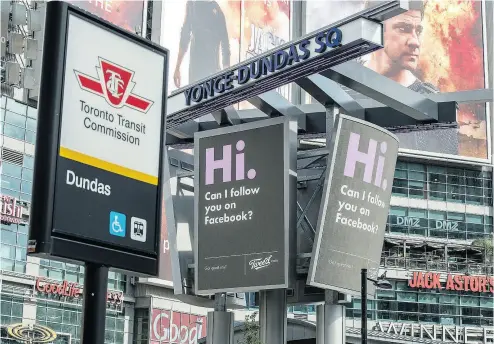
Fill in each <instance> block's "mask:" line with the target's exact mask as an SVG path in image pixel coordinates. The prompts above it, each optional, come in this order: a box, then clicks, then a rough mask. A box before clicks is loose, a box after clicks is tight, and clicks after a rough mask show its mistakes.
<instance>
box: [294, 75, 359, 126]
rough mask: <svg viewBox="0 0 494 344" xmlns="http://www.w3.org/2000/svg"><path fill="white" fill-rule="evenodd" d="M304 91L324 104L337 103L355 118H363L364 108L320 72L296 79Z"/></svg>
mask: <svg viewBox="0 0 494 344" xmlns="http://www.w3.org/2000/svg"><path fill="white" fill-rule="evenodd" d="M296 84H297V85H299V86H300V87H301V88H302V89H303V90H304V91H305V92H307V93H309V94H310V95H311V96H312V97H313V98H314V99H316V100H317V101H318V102H319V103H321V104H322V105H324V106H331V105H334V104H337V105H338V106H340V107H341V108H342V110H343V111H344V112H345V113H347V114H348V115H351V116H353V117H356V118H360V119H365V109H364V108H363V107H362V106H360V104H359V103H357V101H356V100H355V99H353V98H352V96H350V95H349V94H348V92H346V91H345V90H344V89H342V88H341V86H340V85H339V84H338V83H337V82H334V81H333V80H331V79H328V78H326V77H324V76H322V75H320V74H314V75H310V76H308V77H306V78H301V79H299V80H297V81H296Z"/></svg>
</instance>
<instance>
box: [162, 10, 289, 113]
mask: <svg viewBox="0 0 494 344" xmlns="http://www.w3.org/2000/svg"><path fill="white" fill-rule="evenodd" d="M162 6H163V14H162V18H163V19H162V25H161V28H162V30H161V36H162V37H161V45H163V46H165V47H167V48H168V49H170V72H171V73H170V74H171V76H172V78H170V80H169V85H168V87H169V91H170V92H172V91H174V90H176V89H178V88H180V87H184V86H186V85H189V84H193V83H195V82H197V81H199V80H201V79H204V78H206V77H208V76H211V75H213V74H215V73H217V72H219V71H221V70H223V69H226V68H228V67H230V66H233V65H235V64H237V63H238V62H241V61H243V60H247V59H250V58H252V57H255V56H257V55H261V54H263V53H265V52H266V51H268V50H270V49H272V48H274V47H276V46H279V45H281V44H284V43H286V42H288V41H289V40H290V0H270V1H243V0H214V1H194V0H186V1H165V2H163V5H162ZM278 91H279V92H281V94H282V95H283V96H285V97H286V98H289V92H290V87H289V86H285V87H281V88H280V89H279V90H278ZM249 107H251V106H250V105H249V104H248V103H247V102H243V103H241V108H249Z"/></svg>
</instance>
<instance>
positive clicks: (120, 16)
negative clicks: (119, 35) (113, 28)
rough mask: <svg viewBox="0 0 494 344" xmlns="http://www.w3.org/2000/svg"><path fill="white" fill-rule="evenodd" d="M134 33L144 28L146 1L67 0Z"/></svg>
mask: <svg viewBox="0 0 494 344" xmlns="http://www.w3.org/2000/svg"><path fill="white" fill-rule="evenodd" d="M65 1H66V2H68V3H70V4H72V5H75V6H77V7H79V8H82V9H83V10H86V11H88V12H91V13H92V14H94V15H97V16H98V17H100V18H103V19H105V20H108V21H109V22H110V23H112V24H115V25H117V26H120V27H121V28H122V29H125V30H128V31H130V32H132V33H136V32H138V30H139V31H140V30H142V27H143V25H142V24H143V23H142V18H143V11H144V1H142V0H141V1H139V0H131V1H129V0H96V1H95V0H86V1H81V0H65Z"/></svg>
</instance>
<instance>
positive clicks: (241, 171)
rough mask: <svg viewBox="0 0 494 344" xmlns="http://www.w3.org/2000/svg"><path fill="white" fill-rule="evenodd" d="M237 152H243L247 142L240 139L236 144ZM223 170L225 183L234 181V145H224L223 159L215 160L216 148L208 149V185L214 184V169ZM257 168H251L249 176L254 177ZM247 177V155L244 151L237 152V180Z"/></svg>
mask: <svg viewBox="0 0 494 344" xmlns="http://www.w3.org/2000/svg"><path fill="white" fill-rule="evenodd" d="M235 148H236V149H237V152H242V151H243V150H244V148H245V142H244V141H243V140H239V141H238V142H237V144H236V145H235ZM215 170H222V171H223V183H226V182H231V181H232V145H225V146H223V159H221V160H214V148H207V149H206V185H211V184H214V171H215ZM255 177H256V170H254V169H253V168H251V169H250V170H249V171H248V172H247V178H249V179H254V178H255ZM244 179H245V156H244V153H237V154H236V156H235V180H244Z"/></svg>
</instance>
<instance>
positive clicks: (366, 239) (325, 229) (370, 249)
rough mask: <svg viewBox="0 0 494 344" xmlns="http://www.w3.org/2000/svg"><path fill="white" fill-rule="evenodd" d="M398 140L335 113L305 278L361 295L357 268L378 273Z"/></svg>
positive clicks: (369, 124) (382, 130)
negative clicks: (310, 256) (315, 227)
mask: <svg viewBox="0 0 494 344" xmlns="http://www.w3.org/2000/svg"><path fill="white" fill-rule="evenodd" d="M398 146H399V145H398V139H397V138H396V136H394V135H393V134H391V133H390V132H388V131H387V130H385V129H383V128H381V127H379V126H376V125H374V124H371V123H368V122H365V121H363V120H359V119H356V118H353V117H349V116H346V115H339V116H338V117H337V121H336V123H335V130H334V132H333V135H332V142H331V147H330V149H331V150H330V152H331V158H330V161H329V162H328V170H327V175H326V180H325V186H324V191H323V195H322V202H321V207H320V210H319V219H318V221H317V223H318V225H317V230H316V237H315V240H314V246H313V249H312V259H311V264H310V268H309V276H308V279H307V284H309V285H312V286H315V287H320V288H325V289H333V290H336V291H340V292H343V293H349V294H355V295H359V294H360V286H361V283H360V271H361V269H363V268H366V269H368V270H369V275H371V277H376V276H375V275H376V274H377V270H378V268H379V264H380V258H381V251H382V245H383V241H384V231H385V227H386V220H387V217H388V210H389V202H390V200H391V187H392V183H393V177H394V171H395V165H396V159H397V157H398ZM373 290H374V287H371V288H370V291H369V293H373Z"/></svg>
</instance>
